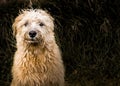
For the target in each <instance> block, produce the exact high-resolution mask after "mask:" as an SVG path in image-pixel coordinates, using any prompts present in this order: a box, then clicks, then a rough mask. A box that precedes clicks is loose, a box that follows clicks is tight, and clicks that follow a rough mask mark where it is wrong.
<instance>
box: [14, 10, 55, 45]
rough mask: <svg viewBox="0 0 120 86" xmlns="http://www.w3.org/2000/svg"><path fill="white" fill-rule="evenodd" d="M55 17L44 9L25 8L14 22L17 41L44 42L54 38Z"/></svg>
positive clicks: (28, 42)
mask: <svg viewBox="0 0 120 86" xmlns="http://www.w3.org/2000/svg"><path fill="white" fill-rule="evenodd" d="M53 30H54V24H53V18H52V17H51V16H50V15H49V14H48V13H46V12H45V11H43V10H40V9H34V10H23V11H22V12H21V13H20V15H19V16H18V17H17V18H16V19H15V22H14V23H13V33H14V35H15V36H16V40H17V42H25V43H27V44H42V43H43V42H45V41H50V40H53V38H54V34H53Z"/></svg>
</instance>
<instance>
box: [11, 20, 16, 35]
mask: <svg viewBox="0 0 120 86" xmlns="http://www.w3.org/2000/svg"><path fill="white" fill-rule="evenodd" d="M12 28H13V36H16V34H17V27H16V22H14V23H13V25H12Z"/></svg>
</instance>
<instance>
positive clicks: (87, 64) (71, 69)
mask: <svg viewBox="0 0 120 86" xmlns="http://www.w3.org/2000/svg"><path fill="white" fill-rule="evenodd" d="M11 1H12V0H11ZM13 1H14V0H13ZM18 1H19V0H18ZM35 1H36V2H35ZM41 3H42V4H41ZM41 3H40V0H33V8H42V9H44V10H48V11H49V12H50V14H51V15H52V16H53V17H54V18H55V33H56V40H57V42H58V44H59V46H60V48H61V50H62V55H63V60H64V64H65V67H66V77H65V78H66V83H67V85H68V86H119V85H120V18H119V17H120V1H119V0H49V1H45V0H44V3H43V2H41ZM23 8H29V6H28V2H24V3H17V4H16V3H12V2H11V3H10V5H7V4H6V5H4V6H1V8H0V27H1V29H0V38H1V39H0V59H1V60H0V65H1V71H0V76H1V77H0V86H7V85H9V84H10V81H11V72H10V71H11V66H12V61H13V54H14V52H15V49H16V48H15V39H14V37H13V36H12V27H11V25H12V23H13V21H14V18H15V17H16V16H17V14H18V13H19V10H20V9H23Z"/></svg>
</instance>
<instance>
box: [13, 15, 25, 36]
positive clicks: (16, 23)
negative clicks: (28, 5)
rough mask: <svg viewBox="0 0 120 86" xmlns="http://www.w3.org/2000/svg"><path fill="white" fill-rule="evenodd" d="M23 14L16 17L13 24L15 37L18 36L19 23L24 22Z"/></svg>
mask: <svg viewBox="0 0 120 86" xmlns="http://www.w3.org/2000/svg"><path fill="white" fill-rule="evenodd" d="M23 16H24V15H23V14H20V15H19V16H18V17H16V19H15V21H14V23H13V25H12V28H13V36H16V34H17V29H18V27H17V26H18V23H19V22H20V21H21V20H22V18H23Z"/></svg>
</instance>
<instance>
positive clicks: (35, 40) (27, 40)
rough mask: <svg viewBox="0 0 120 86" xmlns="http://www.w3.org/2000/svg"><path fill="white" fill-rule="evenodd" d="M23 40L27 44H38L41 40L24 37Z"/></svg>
mask: <svg viewBox="0 0 120 86" xmlns="http://www.w3.org/2000/svg"><path fill="white" fill-rule="evenodd" d="M25 41H26V42H27V43H29V44H38V43H41V40H37V39H33V38H31V39H25Z"/></svg>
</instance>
